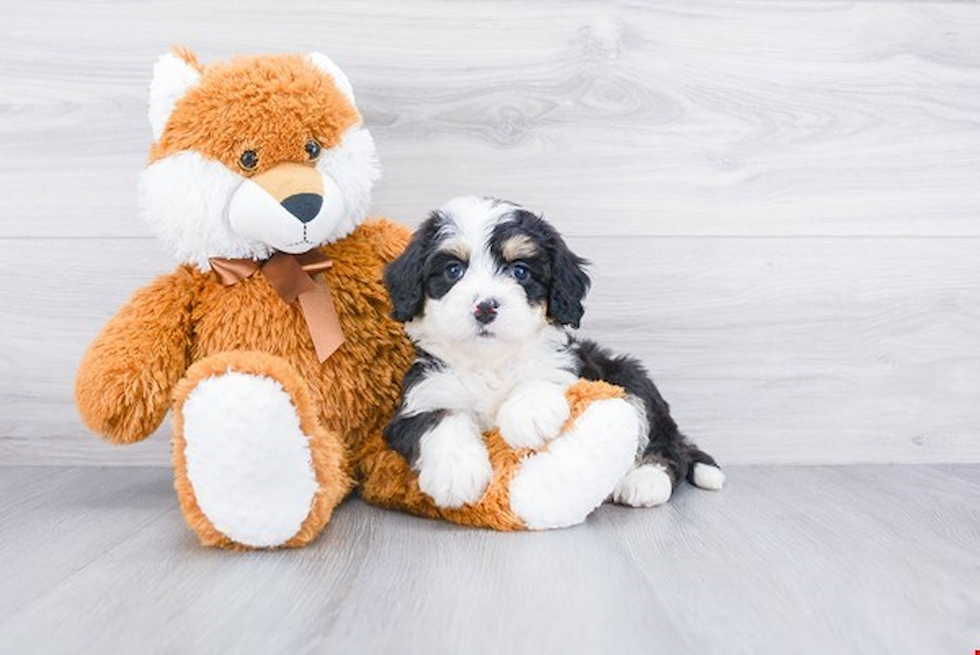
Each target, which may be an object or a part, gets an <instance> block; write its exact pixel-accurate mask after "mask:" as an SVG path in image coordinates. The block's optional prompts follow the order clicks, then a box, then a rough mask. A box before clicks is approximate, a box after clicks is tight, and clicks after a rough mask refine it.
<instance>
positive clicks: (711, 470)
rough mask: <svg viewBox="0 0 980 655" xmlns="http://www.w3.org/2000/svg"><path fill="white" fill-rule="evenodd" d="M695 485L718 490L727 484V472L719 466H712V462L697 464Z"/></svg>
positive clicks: (695, 467) (695, 466)
mask: <svg viewBox="0 0 980 655" xmlns="http://www.w3.org/2000/svg"><path fill="white" fill-rule="evenodd" d="M694 486H695V487H698V488H700V489H710V490H711V491H718V490H719V489H721V488H722V487H723V486H725V474H724V473H723V472H722V470H721V469H720V468H718V467H717V466H712V465H710V464H695V465H694Z"/></svg>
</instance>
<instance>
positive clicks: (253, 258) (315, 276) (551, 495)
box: [76, 50, 633, 549]
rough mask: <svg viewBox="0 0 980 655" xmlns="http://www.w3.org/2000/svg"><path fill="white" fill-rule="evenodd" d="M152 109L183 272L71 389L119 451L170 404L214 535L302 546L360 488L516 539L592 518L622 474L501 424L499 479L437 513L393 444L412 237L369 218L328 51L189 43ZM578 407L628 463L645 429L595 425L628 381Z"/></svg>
mask: <svg viewBox="0 0 980 655" xmlns="http://www.w3.org/2000/svg"><path fill="white" fill-rule="evenodd" d="M149 118H150V125H151V128H152V131H153V138H154V142H153V145H152V147H151V148H150V156H149V163H148V165H147V167H146V169H145V170H144V171H143V172H142V174H141V176H140V181H139V185H140V211H141V213H142V215H143V218H144V219H145V220H146V221H147V222H148V223H149V225H150V226H151V227H152V229H153V230H154V231H155V233H156V234H157V236H158V237H159V238H160V240H161V241H162V242H163V244H164V245H165V246H166V247H167V248H168V249H169V250H170V251H171V252H172V254H173V255H174V257H175V258H176V259H177V260H178V261H179V262H180V265H179V266H178V267H177V269H176V270H175V271H174V272H172V273H170V274H167V275H163V276H162V277H160V278H158V279H157V280H156V281H155V282H153V283H152V284H150V285H149V286H147V287H145V288H143V289H141V290H140V291H138V292H137V293H136V294H135V295H134V296H133V297H132V298H131V299H130V301H129V302H128V303H127V304H126V305H125V306H124V307H123V308H122V309H121V310H120V311H119V312H118V313H117V314H116V315H115V316H114V317H113V318H112V319H111V320H110V321H109V323H108V324H107V325H106V326H105V327H104V328H103V330H102V332H101V334H99V335H98V337H97V338H96V339H95V341H94V342H93V343H92V345H91V346H90V348H89V349H88V351H87V353H86V354H85V356H84V358H83V360H82V362H81V364H80V367H79V371H78V376H77V380H76V401H77V404H78V408H79V411H80V413H81V416H82V418H83V420H84V421H85V423H86V424H87V425H88V426H89V427H90V428H91V429H92V430H93V431H95V432H97V433H99V434H100V435H102V436H103V437H104V438H105V439H107V440H108V441H111V442H114V443H119V444H128V443H133V442H136V441H139V440H141V439H144V438H146V437H147V436H149V435H150V434H151V433H153V432H154V431H155V430H156V429H157V427H158V426H159V425H160V423H161V422H162V420H163V418H164V416H165V415H166V413H167V412H168V411H172V412H173V428H174V434H173V466H174V476H175V487H176V490H177V494H178V497H179V500H180V505H181V508H182V510H183V512H184V515H185V517H186V519H187V521H188V524H189V525H190V527H191V528H192V529H193V530H194V532H195V533H196V534H197V536H198V537H199V538H200V540H201V542H202V543H203V544H205V545H209V546H221V547H227V548H237V549H244V548H270V547H279V546H290V547H292V546H302V545H305V544H307V543H309V542H310V541H311V540H313V539H314V538H316V536H317V535H318V534H319V533H320V532H321V531H322V530H323V528H324V526H325V525H326V524H327V523H328V521H329V519H330V516H331V514H332V512H333V510H334V508H335V507H336V506H337V505H338V504H339V503H340V502H341V501H342V500H343V499H344V497H345V496H346V495H347V494H348V493H350V492H351V491H352V490H353V489H354V488H358V490H359V492H360V494H361V496H362V497H363V498H364V499H365V500H367V501H368V502H372V503H376V504H379V505H383V506H386V507H392V508H397V509H402V510H407V511H411V512H414V513H416V514H420V515H423V516H428V517H433V518H443V519H446V520H450V521H454V522H457V523H462V524H469V525H477V526H484V527H490V528H495V529H500V530H515V529H524V528H529V527H530V528H541V527H555V526H559V525H569V524H572V523H576V522H579V521H581V520H583V519H584V518H585V516H586V515H587V514H588V513H589V512H590V511H591V510H592V509H594V508H595V507H596V506H597V505H599V504H600V503H601V502H602V501H603V499H604V498H605V497H606V496H607V495H608V494H609V492H610V491H611V490H612V489H613V487H614V486H615V483H616V481H617V479H618V478H617V479H609V480H592V481H591V482H590V484H591V486H589V485H585V492H583V483H582V481H581V479H579V478H580V476H579V475H578V474H579V473H580V472H578V471H574V470H567V468H564V467H566V466H567V465H566V464H564V463H563V462H562V461H561V460H560V459H556V458H554V457H550V453H548V452H547V451H543V452H539V453H534V452H517V451H513V450H510V449H509V448H508V447H507V446H506V445H505V444H503V442H502V440H501V439H500V437H499V435H497V434H496V433H491V434H488V435H486V438H487V442H488V447H489V450H490V452H491V459H492V464H493V467H494V474H495V477H494V481H493V482H492V484H491V485H490V487H489V488H488V490H487V492H486V493H485V495H484V496H483V498H482V499H481V500H480V501H479V502H478V503H475V504H473V505H467V506H463V507H461V508H455V509H443V508H438V507H436V506H434V505H433V504H432V502H431V500H430V499H429V498H428V497H427V496H425V495H424V494H423V493H422V492H421V491H420V490H419V488H418V483H417V479H416V474H415V472H414V471H412V470H411V469H410V467H409V466H408V464H407V463H406V462H405V460H404V459H402V457H401V456H400V455H398V454H397V453H395V452H393V451H391V450H389V449H388V448H387V447H386V445H385V443H384V440H383V438H382V436H381V435H382V430H383V428H384V426H385V424H386V423H387V421H388V420H389V419H390V418H391V416H392V415H393V413H394V411H395V407H396V405H397V402H398V399H399V394H400V389H401V380H402V376H403V374H404V372H405V371H406V369H407V368H408V366H409V365H410V363H411V360H412V357H413V350H412V346H411V344H410V343H409V341H408V340H407V338H406V337H405V335H404V334H403V332H402V326H401V325H400V324H399V323H397V322H396V321H394V320H393V319H392V318H390V316H389V312H390V307H389V302H388V298H387V295H386V293H385V289H384V286H383V283H382V276H383V272H384V268H385V266H386V264H388V263H389V262H391V261H392V260H393V259H395V258H396V257H397V256H398V255H399V254H400V253H401V252H402V250H403V249H404V247H405V245H406V244H407V242H408V237H409V233H408V230H407V229H406V228H404V227H401V226H398V225H396V224H394V223H391V222H388V221H385V220H367V219H366V214H367V212H368V209H369V206H370V202H371V190H372V187H373V185H374V183H375V182H376V181H377V180H378V178H379V168H378V163H377V156H376V152H375V147H374V143H373V141H372V138H371V135H370V134H369V132H368V131H367V129H366V128H365V127H364V126H363V124H362V119H361V115H360V113H359V112H358V110H357V107H356V104H355V102H354V94H353V91H352V89H351V85H350V83H349V82H348V80H347V78H346V77H345V76H344V74H343V73H342V72H341V71H340V69H339V68H338V67H337V66H336V65H335V64H334V63H333V62H332V61H331V60H330V59H329V58H327V57H326V56H324V55H321V54H310V55H299V54H294V55H276V56H261V57H239V58H235V59H232V60H230V61H228V62H226V63H219V64H214V65H211V66H207V67H205V66H203V65H202V64H201V63H199V62H198V61H197V59H196V58H195V56H194V55H193V54H191V53H190V52H188V51H186V50H174V51H173V52H171V53H169V54H166V55H163V56H162V57H161V58H160V60H159V61H158V63H157V64H156V67H155V69H154V76H153V82H152V85H151V89H150V109H149ZM568 398H569V405H570V407H571V409H572V414H571V418H570V419H569V421H568V423H567V424H566V428H565V432H564V434H563V435H561V436H559V439H560V440H561V439H568V440H571V439H579V440H581V441H582V443H581V445H580V447H581V448H593V449H595V450H596V456H597V457H618V458H620V459H622V460H623V462H624V464H623V470H624V471H625V469H626V468H627V467H628V465H629V462H630V460H631V458H632V454H633V453H632V452H631V449H632V448H633V446H632V445H631V444H630V442H629V440H628V439H625V440H623V442H622V443H599V442H598V441H599V440H597V439H596V438H594V435H590V434H588V429H587V428H588V426H587V425H584V424H583V421H584V420H585V417H586V416H587V415H588V413H589V408H590V407H591V406H592V405H594V404H595V403H603V404H605V405H606V406H610V405H611V406H612V407H616V406H618V405H622V409H623V413H624V415H626V413H628V412H629V410H628V408H627V405H626V401H625V400H623V399H622V391H621V390H619V389H618V388H615V387H611V386H608V385H604V384H602V383H587V382H580V383H579V384H577V385H575V386H573V387H572V388H571V389H570V390H569V392H568ZM590 437H591V438H590ZM542 490H544V491H542ZM569 495H570V496H571V497H572V498H575V499H576V500H575V501H574V502H571V503H570V502H568V501H567V497H569ZM556 498H564V499H565V500H564V502H561V503H556V502H555V499H556Z"/></svg>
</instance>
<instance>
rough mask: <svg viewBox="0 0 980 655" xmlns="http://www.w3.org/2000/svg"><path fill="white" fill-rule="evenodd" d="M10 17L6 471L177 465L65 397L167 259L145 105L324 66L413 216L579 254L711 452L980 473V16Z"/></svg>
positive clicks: (775, 11)
mask: <svg viewBox="0 0 980 655" xmlns="http://www.w3.org/2000/svg"><path fill="white" fill-rule="evenodd" d="M3 14H4V18H3V21H2V24H0V37H2V38H0V143H2V144H3V147H2V149H0V249H2V250H0V252H2V256H0V345H2V348H0V367H2V368H0V462H5V463H6V462H16V463H29V462H35V463H55V462H56V463H69V464H70V463H107V464H133V463H159V464H165V463H166V462H167V451H168V445H167V440H166V434H165V433H164V434H160V435H157V436H156V437H155V438H153V439H152V440H150V441H148V442H146V443H144V444H140V445H138V446H134V447H128V448H110V447H108V446H105V445H103V444H101V443H100V442H98V441H97V440H96V439H95V438H94V437H92V436H91V435H88V434H86V433H85V431H84V429H83V427H82V426H81V425H80V423H79V422H78V420H77V418H76V416H75V412H74V408H73V406H72V401H71V387H72V378H73V376H74V368H75V365H76V364H77V361H78V359H79V357H80V356H81V353H82V351H83V349H84V348H85V346H86V344H87V342H88V341H89V340H90V339H91V338H92V337H93V336H94V334H95V332H96V331H97V330H98V328H99V326H100V325H101V324H102V323H103V322H104V321H105V320H106V319H107V318H108V317H109V316H110V315H111V313H112V312H113V311H115V309H116V308H117V307H118V306H119V304H120V303H122V302H123V301H124V300H125V299H126V297H127V296H128V295H129V294H130V293H131V292H132V291H133V290H134V289H135V288H136V287H137V286H139V285H141V284H143V283H145V282H147V281H148V280H149V279H151V278H152V277H153V276H154V275H155V274H158V273H160V272H164V271H166V270H168V269H169V268H171V266H172V262H170V261H168V259H167V257H166V256H165V255H164V254H163V253H162V252H161V250H160V249H159V248H158V247H157V245H156V243H155V242H154V241H153V240H152V239H151V238H149V236H148V232H147V230H146V229H145V227H144V226H143V225H142V224H141V223H140V221H139V220H138V217H137V216H136V202H135V186H136V185H135V179H136V175H137V173H138V171H139V170H140V168H141V166H142V164H143V161H144V158H145V153H146V148H147V145H148V142H149V138H150V136H149V129H148V127H147V124H146V119H145V104H146V86H147V84H148V79H149V71H150V69H151V67H152V63H153V61H154V59H155V57H156V56H157V55H158V54H159V53H160V52H162V51H164V50H166V49H167V48H168V47H169V46H170V45H171V44H173V43H182V44H186V45H189V46H191V47H194V48H195V49H196V50H198V52H199V54H200V55H201V56H202V58H203V59H204V60H211V59H213V58H217V57H224V56H227V55H229V54H232V53H235V52H262V51H308V50H322V51H325V52H327V53H329V54H330V55H331V56H332V57H334V58H335V59H336V60H337V61H338V62H339V63H340V64H341V66H342V67H344V69H345V70H346V71H347V72H348V74H349V75H350V77H351V78H352V80H353V82H354V84H355V88H356V90H357V92H358V97H359V101H360V103H361V106H362V109H363V111H364V113H365V116H366V120H367V122H368V123H369V125H370V126H371V127H372V128H373V132H374V134H375V137H376V139H377V141H378V144H379V149H380V151H381V156H382V160H383V163H384V167H385V180H384V181H383V183H382V184H381V186H380V188H379V189H378V193H377V202H376V207H377V213H379V214H385V215H388V216H391V217H393V218H396V219H399V220H402V221H405V222H407V223H410V224H414V223H416V222H418V220H419V219H420V218H421V217H422V216H423V215H424V213H425V212H426V211H427V210H428V209H429V208H431V207H433V206H436V205H438V204H440V203H441V202H442V201H443V200H445V199H447V198H449V197H451V196H454V195H459V194H463V193H481V194H491V195H498V196H503V197H508V198H513V199H516V200H520V201H522V202H524V203H525V204H527V205H529V206H531V207H534V208H537V209H541V210H543V211H544V212H545V213H546V214H547V215H548V216H549V218H551V219H552V220H553V221H554V222H556V223H558V224H559V225H560V226H561V227H562V228H563V230H564V231H565V233H566V234H567V235H569V240H570V242H571V243H572V244H573V246H574V247H575V248H577V249H578V250H579V251H580V252H581V253H582V254H584V255H586V256H588V257H589V258H591V259H592V260H593V261H594V267H593V274H594V278H595V287H594V294H593V296H592V301H591V303H590V304H589V314H588V316H587V319H586V324H585V326H586V330H587V331H588V332H589V333H590V334H591V335H592V336H595V337H598V338H600V339H601V340H605V341H607V342H609V343H610V344H611V345H615V346H616V347H618V348H621V349H623V350H628V351H632V352H633V353H635V354H637V355H639V356H640V357H642V358H643V359H644V360H645V361H646V362H647V363H648V365H649V367H650V368H651V369H652V370H653V371H654V373H655V377H656V378H657V380H658V382H659V383H660V386H661V387H662V390H663V391H664V393H665V395H666V396H667V397H668V399H669V400H670V401H671V402H672V405H673V407H674V409H675V412H676V414H677V417H678V419H679V420H680V421H681V422H682V424H683V425H684V426H686V427H687V430H688V432H689V433H690V434H691V435H692V436H694V437H696V438H697V439H698V441H699V442H700V443H701V444H702V445H704V446H706V447H707V448H708V449H709V450H710V451H712V452H713V453H715V454H716V455H717V456H718V457H719V458H720V459H721V460H722V462H723V463H725V462H728V463H735V462H855V461H888V462H916V461H923V462H924V461H930V462H935V461H949V460H955V461H980V5H977V4H973V3H950V4H947V3H931V2H930V3H926V2H896V3H876V2H867V3H849V4H842V3H838V2H823V1H820V2H795V1H790V0H785V1H782V2H779V1H777V2H767V3H754V2H753V3H742V2H719V3H710V2H692V3H684V4H683V5H682V4H680V3H670V2H662V3H657V2H651V3H645V4H638V5H635V6H634V5H630V4H629V3H601V2H579V1H567V0H566V1H562V2H534V3H531V2H526V3H520V2H467V3H450V2H436V1H433V0H424V1H422V2H411V3H401V2H395V1H394V0H385V1H382V2H372V3H366V2H330V3H323V2H315V1H314V0H304V1H303V2H293V3H271V2H268V1H267V0H262V1H257V0H246V1H241V2H234V3H232V2H200V1H195V2H178V3H175V2H150V3H114V2H106V3H98V2H93V1H85V2H78V3H58V2H51V1H46V0H44V1H36V2H30V3H26V2H22V3H17V4H16V5H12V6H11V7H7V8H5V9H4V12H3Z"/></svg>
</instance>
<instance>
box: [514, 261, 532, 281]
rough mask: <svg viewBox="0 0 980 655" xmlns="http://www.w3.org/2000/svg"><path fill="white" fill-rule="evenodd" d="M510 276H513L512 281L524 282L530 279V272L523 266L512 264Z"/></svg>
mask: <svg viewBox="0 0 980 655" xmlns="http://www.w3.org/2000/svg"><path fill="white" fill-rule="evenodd" d="M510 274H511V275H513V276H514V279H515V280H517V281H518V282H524V281H525V280H527V279H528V278H529V277H531V271H530V270H529V269H528V267H527V266H525V265H524V264H514V265H513V266H511V267H510Z"/></svg>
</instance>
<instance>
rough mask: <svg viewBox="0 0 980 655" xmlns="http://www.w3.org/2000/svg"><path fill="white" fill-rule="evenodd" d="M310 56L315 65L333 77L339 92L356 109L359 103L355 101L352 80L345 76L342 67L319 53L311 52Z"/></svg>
mask: <svg viewBox="0 0 980 655" xmlns="http://www.w3.org/2000/svg"><path fill="white" fill-rule="evenodd" d="M309 56H310V61H311V62H313V65H314V66H316V67H317V68H319V69H320V70H321V71H322V72H324V73H326V74H327V75H329V76H330V77H332V78H333V83H334V85H336V87H337V90H338V91H340V92H341V93H343V94H344V97H345V98H347V99H348V100H349V101H350V103H351V104H352V105H354V106H355V107H356V106H357V102H355V101H354V87H352V86H351V83H350V80H349V79H347V76H346V75H344V71H342V70H340V66H338V65H337V64H335V63H333V59H331V58H330V57H328V56H326V55H325V54H322V53H319V52H311V53H310V55H309Z"/></svg>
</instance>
